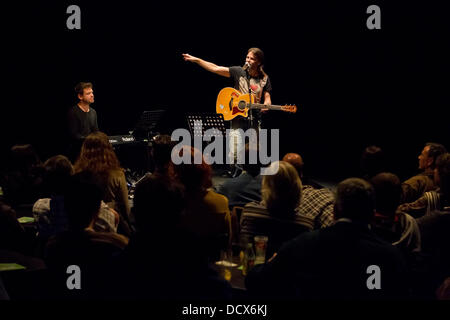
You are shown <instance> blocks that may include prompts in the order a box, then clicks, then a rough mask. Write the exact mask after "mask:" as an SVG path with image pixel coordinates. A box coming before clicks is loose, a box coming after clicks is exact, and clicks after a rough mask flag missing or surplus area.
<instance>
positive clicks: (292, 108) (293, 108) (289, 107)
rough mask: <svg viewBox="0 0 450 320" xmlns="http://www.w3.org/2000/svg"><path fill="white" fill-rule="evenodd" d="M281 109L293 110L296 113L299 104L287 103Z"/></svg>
mask: <svg viewBox="0 0 450 320" xmlns="http://www.w3.org/2000/svg"><path fill="white" fill-rule="evenodd" d="M281 110H283V111H286V112H292V113H296V112H297V106H295V105H294V106H291V105H286V106H281Z"/></svg>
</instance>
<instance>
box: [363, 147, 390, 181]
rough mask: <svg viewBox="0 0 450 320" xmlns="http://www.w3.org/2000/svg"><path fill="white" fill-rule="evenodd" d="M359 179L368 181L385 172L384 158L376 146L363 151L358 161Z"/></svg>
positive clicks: (381, 151)
mask: <svg viewBox="0 0 450 320" xmlns="http://www.w3.org/2000/svg"><path fill="white" fill-rule="evenodd" d="M360 169H361V178H363V179H365V180H367V181H368V180H370V179H371V178H372V177H374V176H376V175H377V174H378V173H381V172H385V171H386V157H385V154H384V152H383V150H382V149H381V148H380V147H378V146H374V145H371V146H368V147H366V148H365V149H364V151H363V152H362V154H361V159H360Z"/></svg>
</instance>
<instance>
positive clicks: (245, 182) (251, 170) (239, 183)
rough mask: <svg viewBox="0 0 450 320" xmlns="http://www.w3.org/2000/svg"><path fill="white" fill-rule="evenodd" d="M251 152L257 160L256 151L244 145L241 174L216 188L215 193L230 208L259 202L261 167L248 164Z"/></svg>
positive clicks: (256, 164)
mask: <svg viewBox="0 0 450 320" xmlns="http://www.w3.org/2000/svg"><path fill="white" fill-rule="evenodd" d="M252 152H253V154H254V155H255V158H257V150H256V149H255V148H252V147H251V146H250V145H249V144H246V145H245V159H246V161H245V163H244V164H242V168H243V171H242V173H241V174H240V175H238V176H237V177H235V178H232V179H229V180H227V181H225V182H224V183H223V184H221V185H219V186H218V187H217V193H220V194H223V195H224V196H225V197H227V198H228V205H229V207H230V208H233V207H235V206H239V207H243V206H244V205H246V204H247V203H249V202H252V201H255V202H259V201H261V182H262V176H261V174H260V170H261V165H260V164H259V163H250V155H251V153H252ZM256 162H257V161H256Z"/></svg>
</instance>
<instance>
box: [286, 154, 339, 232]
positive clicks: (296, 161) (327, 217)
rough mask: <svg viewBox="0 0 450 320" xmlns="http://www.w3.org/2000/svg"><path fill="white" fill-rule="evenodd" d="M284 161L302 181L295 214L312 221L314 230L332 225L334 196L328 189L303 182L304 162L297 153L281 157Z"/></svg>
mask: <svg viewBox="0 0 450 320" xmlns="http://www.w3.org/2000/svg"><path fill="white" fill-rule="evenodd" d="M283 161H286V162H288V163H290V164H292V165H293V166H294V168H295V169H296V170H297V173H298V175H299V176H300V179H302V183H303V189H302V201H300V205H299V206H298V208H297V214H298V215H300V216H302V217H307V218H309V219H312V220H313V221H314V229H319V228H325V227H328V226H330V225H332V224H333V223H334V216H333V210H334V194H333V192H332V191H331V190H329V189H328V188H323V187H322V186H320V185H317V184H308V183H311V182H308V181H311V180H309V179H306V181H307V182H305V181H303V167H304V162H303V159H302V157H301V156H300V155H299V154H297V153H287V154H286V155H285V156H284V157H283Z"/></svg>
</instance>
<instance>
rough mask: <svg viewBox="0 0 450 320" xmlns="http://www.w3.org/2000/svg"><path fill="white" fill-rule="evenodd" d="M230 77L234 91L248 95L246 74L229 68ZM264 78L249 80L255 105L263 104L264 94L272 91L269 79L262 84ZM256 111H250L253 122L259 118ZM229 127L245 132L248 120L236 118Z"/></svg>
mask: <svg viewBox="0 0 450 320" xmlns="http://www.w3.org/2000/svg"><path fill="white" fill-rule="evenodd" d="M229 71H230V77H231V78H232V79H233V81H234V88H235V89H236V90H239V91H240V92H241V93H243V94H248V91H249V90H248V80H247V73H246V72H245V70H244V69H243V68H242V67H238V66H237V67H230V68H229ZM263 80H264V77H263V76H262V75H261V76H259V77H257V78H250V88H251V91H252V94H254V95H255V96H256V103H264V94H265V92H269V93H270V92H271V91H272V85H271V83H270V78H269V77H267V81H265V83H264V81H263ZM255 111H256V110H251V111H250V112H253V116H254V117H256V119H255V120H257V119H258V118H259V117H260V112H259V111H257V112H255ZM231 127H232V128H233V129H239V128H241V129H243V130H246V129H248V128H249V121H248V118H244V117H240V116H239V117H236V118H234V119H233V120H231Z"/></svg>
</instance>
